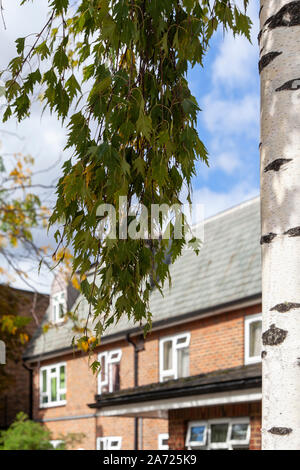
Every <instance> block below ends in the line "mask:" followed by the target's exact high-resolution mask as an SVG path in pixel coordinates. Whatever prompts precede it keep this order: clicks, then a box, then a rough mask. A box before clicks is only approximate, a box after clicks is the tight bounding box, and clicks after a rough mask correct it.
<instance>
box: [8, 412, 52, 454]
mask: <svg viewBox="0 0 300 470" xmlns="http://www.w3.org/2000/svg"><path fill="white" fill-rule="evenodd" d="M50 440H51V433H50V431H49V430H48V429H46V428H45V427H44V426H42V425H41V424H40V423H35V422H34V421H30V420H29V419H28V417H27V415H26V414H25V413H23V412H21V413H18V414H17V416H16V420H15V421H14V422H13V423H12V424H11V426H10V427H9V428H8V429H7V431H1V432H0V449H1V450H47V449H48V450H53V446H52V444H51V442H50Z"/></svg>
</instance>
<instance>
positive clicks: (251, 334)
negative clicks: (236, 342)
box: [245, 314, 262, 364]
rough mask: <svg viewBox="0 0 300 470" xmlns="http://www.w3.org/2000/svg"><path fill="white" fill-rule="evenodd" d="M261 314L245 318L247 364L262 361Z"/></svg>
mask: <svg viewBox="0 0 300 470" xmlns="http://www.w3.org/2000/svg"><path fill="white" fill-rule="evenodd" d="M261 335H262V322H261V314H258V315H250V316H247V317H245V364H253V363H254V362H259V361H261Z"/></svg>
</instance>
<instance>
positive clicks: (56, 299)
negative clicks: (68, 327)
mask: <svg viewBox="0 0 300 470" xmlns="http://www.w3.org/2000/svg"><path fill="white" fill-rule="evenodd" d="M66 310H67V308H66V299H65V293H64V292H58V293H57V294H54V295H53V297H52V320H53V323H60V322H62V321H63V320H64V316H65V314H66Z"/></svg>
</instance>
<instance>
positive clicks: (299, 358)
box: [297, 357, 300, 367]
mask: <svg viewBox="0 0 300 470" xmlns="http://www.w3.org/2000/svg"><path fill="white" fill-rule="evenodd" d="M297 365H298V366H299V367H300V357H297Z"/></svg>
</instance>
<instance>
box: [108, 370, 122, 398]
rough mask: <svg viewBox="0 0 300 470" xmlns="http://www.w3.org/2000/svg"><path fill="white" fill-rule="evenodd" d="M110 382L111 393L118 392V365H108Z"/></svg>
mask: <svg viewBox="0 0 300 470" xmlns="http://www.w3.org/2000/svg"><path fill="white" fill-rule="evenodd" d="M110 374H111V375H110V378H109V380H110V382H111V384H112V390H111V391H112V392H116V391H118V390H120V363H117V364H110Z"/></svg>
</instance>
